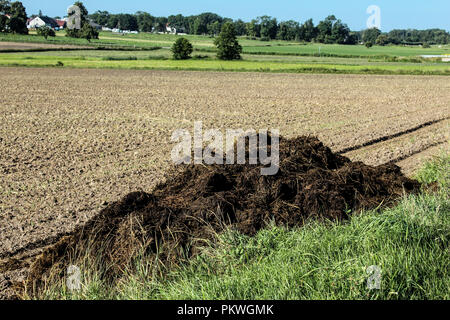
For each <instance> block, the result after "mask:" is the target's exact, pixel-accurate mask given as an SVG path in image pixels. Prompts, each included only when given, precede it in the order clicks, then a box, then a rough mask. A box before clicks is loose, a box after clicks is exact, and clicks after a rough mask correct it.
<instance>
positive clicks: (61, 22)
mask: <svg viewBox="0 0 450 320" xmlns="http://www.w3.org/2000/svg"><path fill="white" fill-rule="evenodd" d="M56 23H57V24H58V26H59V27H60V28H61V27H65V26H66V22H65V21H64V20H58V19H56Z"/></svg>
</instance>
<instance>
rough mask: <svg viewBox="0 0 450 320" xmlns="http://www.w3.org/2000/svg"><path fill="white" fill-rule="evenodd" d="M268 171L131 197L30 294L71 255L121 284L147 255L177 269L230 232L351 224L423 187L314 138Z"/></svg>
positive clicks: (172, 180) (190, 180) (227, 171)
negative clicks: (90, 258)
mask: <svg viewBox="0 0 450 320" xmlns="http://www.w3.org/2000/svg"><path fill="white" fill-rule="evenodd" d="M260 169H261V166H260V165H213V166H204V165H189V166H186V167H185V168H184V169H183V170H182V171H179V172H177V173H174V175H172V176H171V177H169V178H168V179H167V181H166V182H165V183H163V184H159V185H158V186H156V187H155V188H154V189H153V191H152V192H151V193H146V192H133V193H130V194H128V195H127V196H125V197H124V198H123V199H122V200H120V201H118V202H115V203H113V204H111V205H109V206H108V207H106V208H105V209H103V210H102V211H101V212H100V213H99V215H97V216H96V217H95V218H93V219H92V220H91V221H89V222H88V223H87V224H86V225H85V227H83V228H79V229H78V230H76V231H75V232H74V233H73V234H72V235H71V236H68V237H64V238H62V239H61V240H60V241H59V242H58V243H57V244H56V245H54V246H52V247H50V248H49V249H47V250H46V251H45V252H44V253H43V254H42V255H41V256H40V257H39V258H38V259H37V260H36V261H35V262H34V264H33V265H32V266H31V271H30V273H29V275H28V281H27V284H28V288H35V287H36V286H37V285H39V283H40V280H42V279H43V276H44V275H45V274H46V272H47V271H48V270H49V269H50V268H52V266H54V265H55V264H60V263H61V265H64V266H65V263H67V262H68V259H69V253H72V252H80V251H83V250H87V248H88V247H89V250H90V251H91V252H94V253H95V255H96V256H97V258H98V257H99V256H100V257H101V259H100V260H101V261H102V263H103V264H104V265H105V266H109V267H110V268H109V269H108V270H109V272H108V273H107V274H106V276H112V279H113V278H114V276H116V275H118V274H119V271H120V270H123V268H124V267H126V266H127V265H128V264H129V263H130V262H131V259H132V258H133V257H135V255H136V254H138V253H140V251H139V250H141V249H142V248H145V249H146V251H147V253H156V252H157V251H158V252H159V254H160V256H159V258H160V259H161V261H163V262H164V263H171V262H175V261H178V260H179V258H180V257H189V256H192V255H194V254H195V253H196V252H197V249H198V247H199V246H200V245H201V243H203V242H204V241H205V240H209V239H212V238H213V237H212V236H213V234H215V233H217V232H220V231H222V230H223V229H224V228H225V227H226V226H229V227H232V228H234V229H237V230H239V231H240V232H242V233H244V234H246V235H253V234H255V233H256V232H257V231H258V230H260V229H261V228H263V227H264V226H265V225H266V223H268V222H270V221H273V222H275V223H276V224H277V225H284V226H288V227H294V226H299V225H302V224H303V223H304V221H305V220H307V219H311V218H313V219H320V220H323V219H326V220H343V219H346V218H348V217H349V216H350V215H351V214H354V213H357V212H359V210H361V209H363V208H368V209H369V208H376V207H378V206H380V205H381V204H383V205H388V204H391V203H392V202H393V201H394V200H395V199H397V198H398V197H399V196H401V195H402V194H404V193H405V192H415V191H418V190H419V187H420V185H419V183H418V182H416V181H414V180H411V179H409V178H407V177H405V176H404V175H403V174H402V173H401V171H400V168H399V167H397V166H396V165H392V164H390V165H381V166H378V167H372V166H367V165H365V164H363V163H362V162H351V161H350V160H349V159H348V158H346V157H343V156H340V155H337V154H335V153H333V152H332V151H331V150H330V149H329V148H328V147H326V146H324V145H323V144H322V143H321V142H320V141H319V140H318V139H317V138H312V137H298V138H294V139H290V140H288V139H281V140H280V170H279V172H278V174H276V175H275V176H262V175H261V173H260ZM14 263H16V261H10V264H11V265H13V264H14ZM4 267H5V266H4ZM16 267H17V266H16ZM0 271H1V270H0ZM31 284H33V286H32V285H31Z"/></svg>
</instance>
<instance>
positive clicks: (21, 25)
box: [7, 1, 28, 34]
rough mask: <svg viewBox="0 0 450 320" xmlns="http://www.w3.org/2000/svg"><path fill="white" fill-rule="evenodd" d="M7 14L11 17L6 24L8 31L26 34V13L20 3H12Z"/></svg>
mask: <svg viewBox="0 0 450 320" xmlns="http://www.w3.org/2000/svg"><path fill="white" fill-rule="evenodd" d="M9 14H10V15H11V18H10V19H9V21H8V22H7V23H8V27H9V30H10V31H11V32H14V33H19V34H28V28H27V12H26V10H25V7H24V6H23V4H22V2H20V1H16V2H12V3H11V7H10V8H9Z"/></svg>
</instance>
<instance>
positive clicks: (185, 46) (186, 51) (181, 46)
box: [171, 38, 194, 60]
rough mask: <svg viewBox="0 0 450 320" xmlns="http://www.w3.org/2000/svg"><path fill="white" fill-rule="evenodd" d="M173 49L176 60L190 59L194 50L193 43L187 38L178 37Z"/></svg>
mask: <svg viewBox="0 0 450 320" xmlns="http://www.w3.org/2000/svg"><path fill="white" fill-rule="evenodd" d="M171 50H172V54H173V58H174V59H175V60H185V59H189V58H190V56H191V54H192V51H194V49H193V47H192V44H191V43H190V42H189V40H188V39H186V38H178V39H177V41H175V43H174V44H173V46H172V49H171Z"/></svg>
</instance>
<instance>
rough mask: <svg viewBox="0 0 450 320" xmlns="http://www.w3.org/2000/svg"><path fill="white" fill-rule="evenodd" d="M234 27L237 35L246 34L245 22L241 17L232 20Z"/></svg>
mask: <svg viewBox="0 0 450 320" xmlns="http://www.w3.org/2000/svg"><path fill="white" fill-rule="evenodd" d="M234 29H235V30H236V34H237V35H238V36H244V35H246V34H247V28H246V24H245V22H244V21H242V20H241V19H238V20H236V21H235V22H234Z"/></svg>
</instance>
